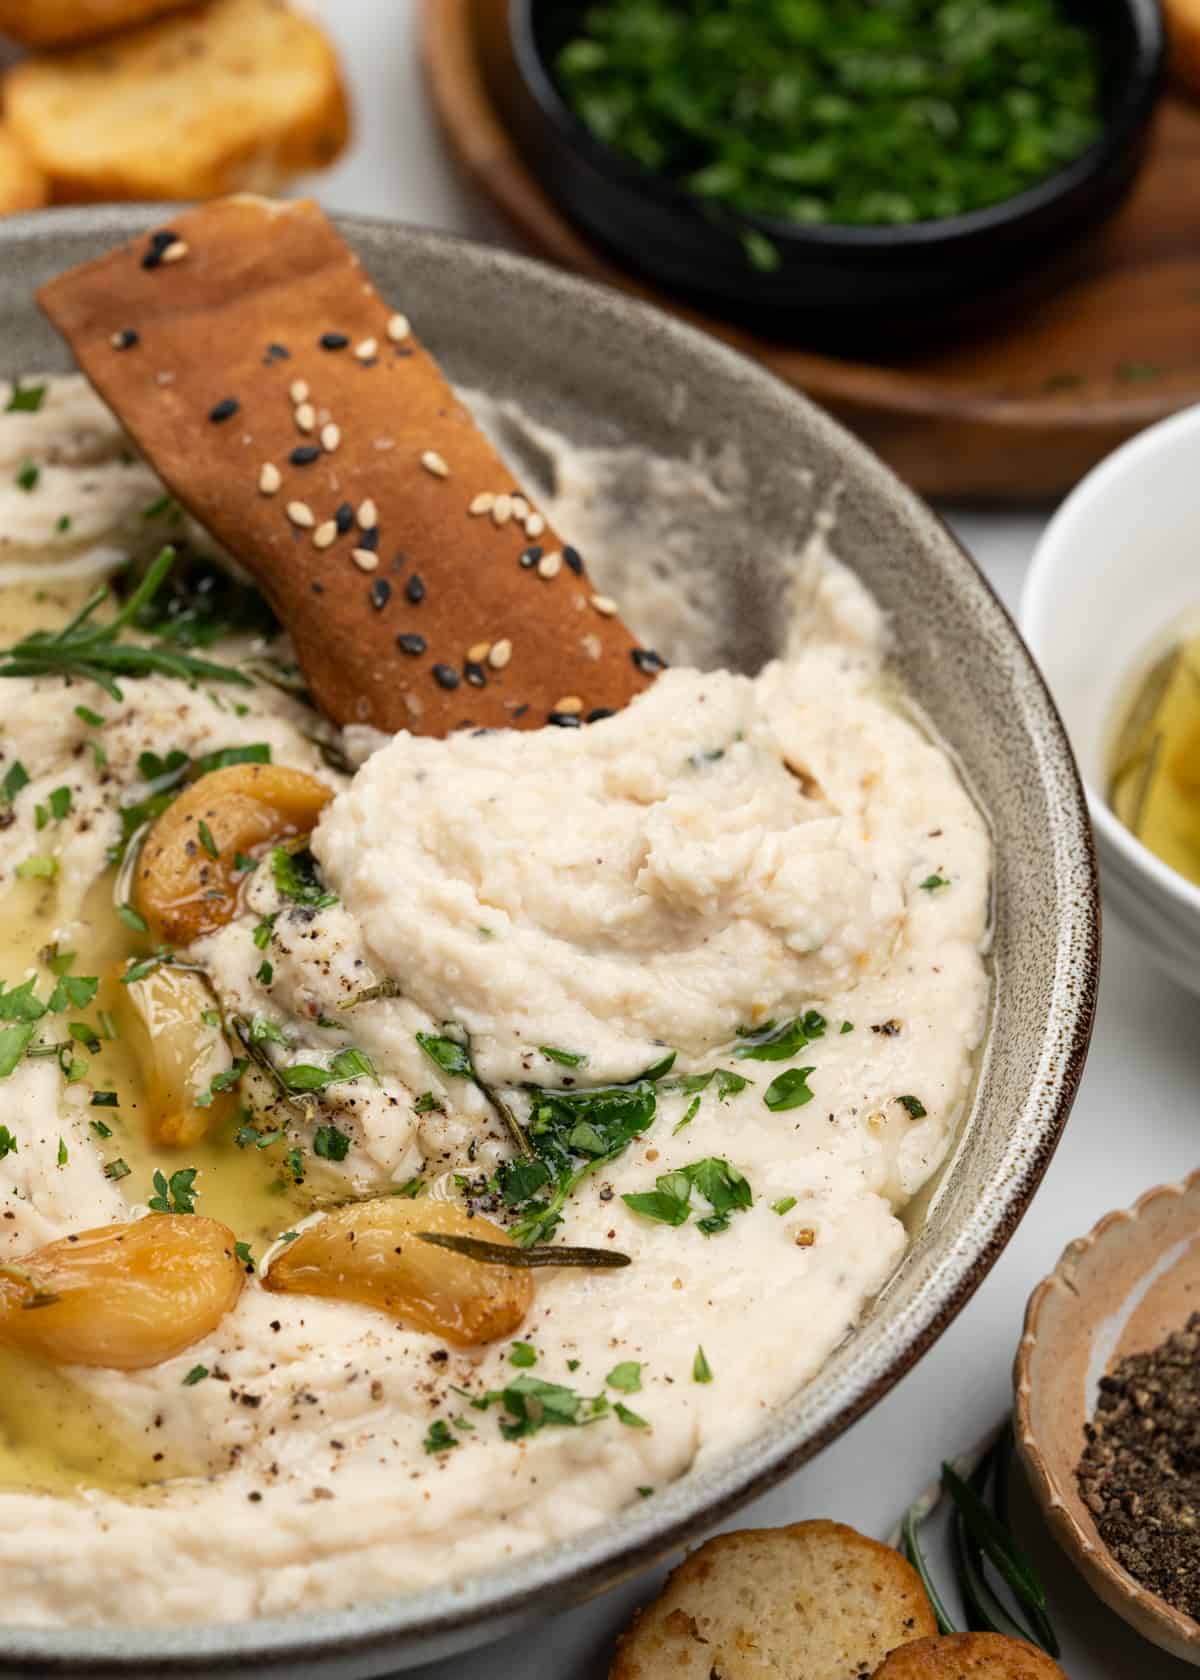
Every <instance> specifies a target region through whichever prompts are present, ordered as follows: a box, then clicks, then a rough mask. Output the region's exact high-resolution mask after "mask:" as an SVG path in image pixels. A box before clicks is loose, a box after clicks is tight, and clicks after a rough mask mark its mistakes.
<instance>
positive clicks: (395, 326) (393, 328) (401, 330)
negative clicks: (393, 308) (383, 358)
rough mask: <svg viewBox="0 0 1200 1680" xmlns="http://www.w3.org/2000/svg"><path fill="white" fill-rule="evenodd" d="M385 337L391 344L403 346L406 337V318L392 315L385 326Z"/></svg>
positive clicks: (405, 316)
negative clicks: (386, 336)
mask: <svg viewBox="0 0 1200 1680" xmlns="http://www.w3.org/2000/svg"><path fill="white" fill-rule="evenodd" d="M387 335H388V337H389V338H390V339H391V341H392V343H393V344H403V342H404V340H405V339H406V338H407V337H408V316H407V315H393V316H392V318H391V320H390V321H389V322H388V324H387Z"/></svg>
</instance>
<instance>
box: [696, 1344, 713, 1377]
mask: <svg viewBox="0 0 1200 1680" xmlns="http://www.w3.org/2000/svg"><path fill="white" fill-rule="evenodd" d="M712 1380H713V1374H712V1366H711V1365H710V1364H709V1363H708V1360H707V1358H706V1357H705V1353H704V1349H703V1348H702V1347H698V1348H697V1349H696V1357H695V1359H693V1360H692V1381H693V1382H696V1383H710V1382H711V1381H712Z"/></svg>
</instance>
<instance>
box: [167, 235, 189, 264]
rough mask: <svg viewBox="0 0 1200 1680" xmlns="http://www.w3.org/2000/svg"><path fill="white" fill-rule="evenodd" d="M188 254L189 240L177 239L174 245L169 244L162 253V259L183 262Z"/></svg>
mask: <svg viewBox="0 0 1200 1680" xmlns="http://www.w3.org/2000/svg"><path fill="white" fill-rule="evenodd" d="M187 254H188V248H187V242H186V241H185V240H183V239H177V240H176V241H175V243H174V244H173V245H168V246H167V248H166V250H165V251H164V252H163V254H162V261H163V262H165V263H168V262H182V261H183V259H184V257H186V256H187Z"/></svg>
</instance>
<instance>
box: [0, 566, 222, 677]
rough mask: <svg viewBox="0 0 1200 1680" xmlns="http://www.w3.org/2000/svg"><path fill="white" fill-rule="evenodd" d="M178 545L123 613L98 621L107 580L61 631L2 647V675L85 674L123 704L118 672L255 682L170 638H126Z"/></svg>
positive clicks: (153, 570) (42, 632)
mask: <svg viewBox="0 0 1200 1680" xmlns="http://www.w3.org/2000/svg"><path fill="white" fill-rule="evenodd" d="M174 559H175V550H174V549H173V548H171V547H167V548H164V549H163V550H162V551H161V553H160V554H159V556H158V558H157V560H155V562H154V564H153V565H152V566H151V567H150V569H149V570H148V571H147V573H146V575H145V577H144V578H143V579H142V581H141V583H139V584H138V586H137V588H136V589H135V590H134V592H133V594H132V595H130V597H129V599H128V600H127V601H126V602H125V604H124V606H123V607H122V608H121V610H120V612H119V613H117V615H116V616H115V617H114V618H111V619H109V620H108V622H107V623H106V624H96V623H95V622H94V617H95V613H96V611H97V609H98V608H99V607H100V606H102V605H103V603H104V602H105V601H106V600H107V599H108V595H109V590H108V586H107V584H102V585H101V587H100V588H99V589H97V590H96V591H95V593H94V594H93V595H91V596H89V597H88V599H87V600H86V601H85V602H84V604H83V606H82V607H81V608H80V609H79V611H78V612H77V613H76V614H75V617H74V618H73V619H71V620H70V622H69V623H68V624H64V625H63V626H62V628H61V629H60V630H55V631H50V630H34V631H32V632H31V633H30V634H29V635H28V636H26V637H25V638H24V640H22V641H19V642H14V643H13V645H12V647H8V648H0V677H44V676H53V675H59V676H64V677H82V678H85V679H87V680H89V681H91V682H94V683H97V684H99V686H100V687H101V688H102V689H103V690H104V692H105V693H106V694H108V695H110V696H111V697H112V698H113V699H114V700H116V701H117V702H118V703H119V702H120V701H121V700H122V699H123V698H124V696H123V695H122V693H121V690H120V688H119V687H118V685H117V681H116V679H117V678H118V677H142V676H146V675H148V674H150V673H152V672H154V673H157V674H159V675H162V676H168V677H181V678H182V679H183V680H184V681H185V682H190V683H193V684H195V683H197V682H199V681H200V679H201V678H202V677H203V678H207V679H208V681H210V682H232V683H242V684H244V685H245V686H246V687H250V686H252V684H251V679H250V678H249V677H248V676H247V675H246V674H245V672H243V671H237V670H234V668H233V667H232V666H231V665H218V664H217V663H215V661H213V660H211V659H199V658H197V657H196V655H195V654H192V653H187V652H184V651H181V650H180V649H178V648H176V647H172V646H171V645H169V644H168V643H166V642H162V641H156V642H151V643H149V644H146V643H144V642H123V641H121V640H120V636H121V632H122V631H123V630H126V629H128V628H130V627H131V626H132V625H133V624H134V622H135V620H136V618H137V615H138V613H139V612H141V610H142V609H143V608H144V607H145V606H147V605H148V603H149V602H150V601H151V600H152V599H153V597H154V596H155V595H156V594H157V592H158V590H159V588H160V587H161V586H162V583H163V580H164V579H165V577H166V575H167V573H168V572H169V571H170V569H171V565H172V563H173V561H174Z"/></svg>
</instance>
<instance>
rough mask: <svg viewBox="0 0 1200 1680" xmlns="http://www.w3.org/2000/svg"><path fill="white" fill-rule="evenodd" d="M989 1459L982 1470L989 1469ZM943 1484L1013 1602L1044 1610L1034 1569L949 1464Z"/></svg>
mask: <svg viewBox="0 0 1200 1680" xmlns="http://www.w3.org/2000/svg"><path fill="white" fill-rule="evenodd" d="M990 1457H991V1455H990V1454H989V1456H988V1458H986V1459H984V1461H983V1466H981V1468H983V1469H984V1471H985V1477H986V1468H987V1467H989V1466H990ZM942 1481H943V1483H944V1484H945V1487H946V1491H947V1493H948V1494H949V1495H950V1497H951V1499H953V1501H954V1503H955V1505H956V1506H957V1507H958V1509H959V1511H960V1512H961V1513H962V1517H963V1520H964V1522H965V1523H966V1525H967V1528H968V1529H969V1531H970V1533H971V1535H972V1537H973V1538H974V1539H975V1541H976V1542H977V1543H978V1545H979V1546H980V1547H981V1548H982V1550H983V1552H984V1555H985V1556H986V1557H987V1558H988V1561H989V1562H990V1563H992V1564H993V1565H994V1566H995V1568H996V1569H997V1570H998V1572H999V1573H1000V1575H1001V1576H1002V1577H1003V1579H1004V1580H1005V1581H1006V1582H1007V1584H1008V1586H1009V1587H1010V1588H1011V1590H1012V1592H1013V1593H1014V1594H1015V1596H1016V1598H1017V1599H1018V1600H1019V1602H1020V1603H1022V1604H1027V1605H1029V1606H1030V1608H1031V1609H1034V1610H1044V1609H1045V1607H1046V1592H1045V1589H1044V1587H1043V1586H1042V1583H1041V1582H1040V1581H1039V1580H1038V1578H1037V1576H1036V1575H1035V1574H1034V1571H1033V1566H1032V1565H1031V1564H1030V1562H1029V1560H1028V1559H1027V1558H1026V1557H1025V1555H1024V1553H1023V1552H1021V1550H1020V1549H1019V1548H1018V1546H1017V1545H1016V1542H1015V1541H1014V1540H1013V1537H1012V1535H1011V1534H1010V1533H1009V1532H1008V1530H1007V1529H1006V1528H1004V1527H1003V1526H1002V1525H1001V1523H1000V1522H999V1521H998V1520H997V1519H996V1517H994V1516H993V1515H992V1513H991V1511H989V1510H988V1508H987V1506H986V1505H985V1504H984V1502H983V1500H982V1498H981V1497H980V1495H979V1493H978V1492H976V1490H975V1488H973V1487H972V1486H970V1485H969V1483H967V1482H964V1481H963V1479H962V1477H961V1476H960V1475H959V1474H958V1472H957V1471H956V1470H955V1468H954V1466H953V1465H952V1464H943V1465H942Z"/></svg>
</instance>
